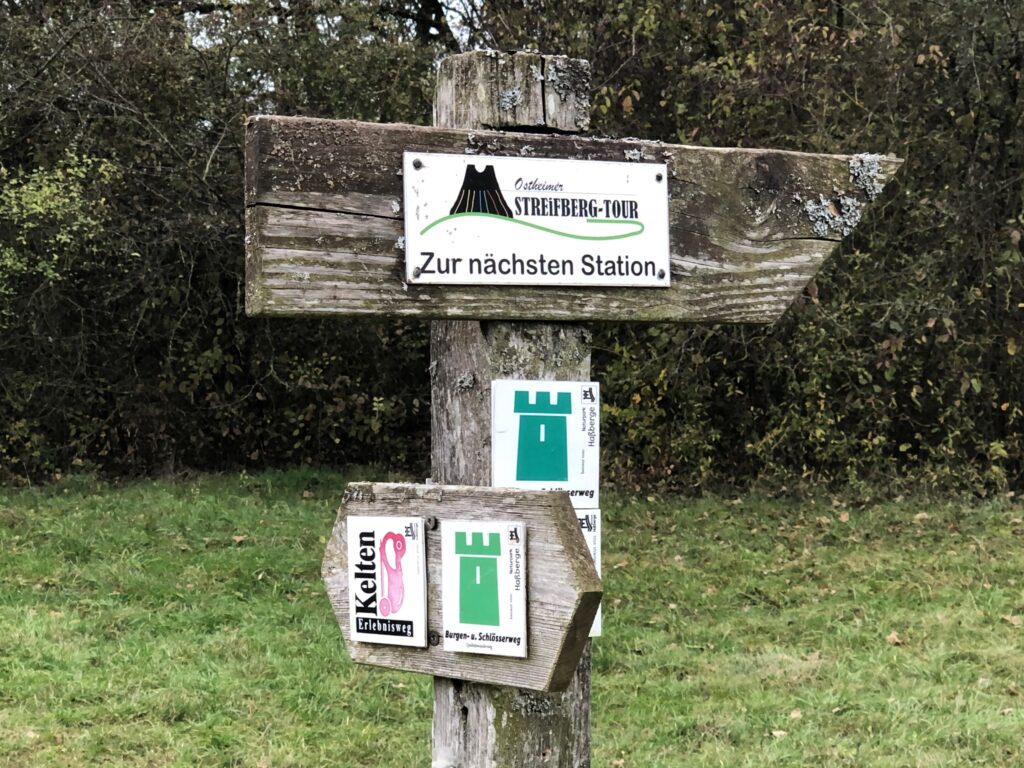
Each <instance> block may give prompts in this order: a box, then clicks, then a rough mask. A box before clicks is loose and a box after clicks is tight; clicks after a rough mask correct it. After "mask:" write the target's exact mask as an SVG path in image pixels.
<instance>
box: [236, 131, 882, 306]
mask: <svg viewBox="0 0 1024 768" xmlns="http://www.w3.org/2000/svg"><path fill="white" fill-rule="evenodd" d="M405 150H410V151H420V152H443V153H455V154H482V155H498V156H521V157H559V158H569V159H579V160H613V161H620V162H622V161H635V162H651V163H665V164H666V165H667V167H668V171H669V178H668V191H669V236H670V242H671V279H672V286H671V288H667V289H665V288H643V289H637V288H598V287H587V288H561V287H559V288H553V287H522V286H517V287H509V286H442V285H417V286H414V285H409V284H407V283H406V282H405V279H404V275H405V270H404V237H403V212H402V153H403V151H405ZM901 163H902V161H901V160H899V159H897V158H894V157H888V156H878V155H851V156H846V155H815V154H804V153H799V152H787V151H779V150H759V149H714V148H708V147H688V146H676V145H667V144H661V143H658V142H648V141H636V140H611V139H588V138H580V137H575V136H559V135H538V134H523V133H505V132H493V131H461V130H451V129H441V128H424V127H419V126H412V125H377V124H370V123H360V122H355V121H348V120H317V119H311V118H289V117H254V118H251V119H250V120H249V122H248V124H247V127H246V184H245V201H246V309H247V311H248V312H249V314H254V315H311V314H324V315H401V316H407V317H419V318H451V319H456V318H458V319H490V320H495V319H498V320H515V319H534V320H565V321H579V320H620V321H623V320H624V321H700V322H754V323H769V322H773V321H775V320H776V319H778V318H779V317H780V316H781V315H782V313H783V312H784V311H785V310H786V308H787V307H788V306H789V305H790V304H791V303H792V302H793V300H794V299H795V298H796V297H797V296H798V295H799V293H800V292H801V291H802V290H803V288H804V286H805V285H806V284H807V283H808V281H809V280H810V279H811V278H812V277H813V276H814V275H815V274H816V273H817V271H818V269H819V268H820V267H821V265H822V263H823V261H824V260H825V258H826V257H827V256H828V255H829V254H830V253H831V252H832V251H833V250H834V249H835V247H836V244H837V243H838V242H839V240H841V239H842V238H843V237H844V236H845V235H848V234H849V233H850V232H851V231H852V230H853V229H854V228H855V227H856V225H857V223H858V221H859V220H860V218H861V216H862V214H863V210H864V207H865V206H866V205H867V204H869V203H870V202H871V200H873V199H874V198H875V197H877V195H878V194H879V193H880V192H881V190H882V188H883V187H884V186H885V185H886V183H888V181H889V180H890V179H891V178H892V176H893V174H894V173H895V172H896V170H897V169H898V168H899V166H900V165H901Z"/></svg>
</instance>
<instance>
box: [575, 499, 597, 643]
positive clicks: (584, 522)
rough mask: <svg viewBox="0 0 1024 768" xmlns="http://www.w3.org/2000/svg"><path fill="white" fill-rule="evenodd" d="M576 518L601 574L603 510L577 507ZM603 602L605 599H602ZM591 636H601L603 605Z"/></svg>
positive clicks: (591, 630)
mask: <svg viewBox="0 0 1024 768" xmlns="http://www.w3.org/2000/svg"><path fill="white" fill-rule="evenodd" d="M576 519H577V520H579V521H580V530H581V531H582V532H583V538H584V539H585V540H586V542H587V549H589V550H590V556H591V557H592V558H594V568H596V569H597V575H598V576H600V575H601V510H600V509H577V510H576ZM602 603H603V601H602ZM590 636H591V637H600V636H601V606H600V605H598V606H597V614H596V615H595V616H594V623H593V624H591V625H590Z"/></svg>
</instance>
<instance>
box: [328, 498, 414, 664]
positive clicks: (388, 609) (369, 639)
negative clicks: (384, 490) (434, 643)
mask: <svg viewBox="0 0 1024 768" xmlns="http://www.w3.org/2000/svg"><path fill="white" fill-rule="evenodd" d="M347 525H348V584H349V596H348V597H349V620H350V624H349V626H350V628H351V633H352V640H354V641H356V642H361V643H383V644H385V645H409V646H413V647H417V648H425V647H426V645H427V562H426V545H425V542H424V531H423V520H422V519H421V518H418V517H359V516H354V515H350V516H349V518H348V521H347Z"/></svg>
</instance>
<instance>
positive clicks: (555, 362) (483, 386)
mask: <svg viewBox="0 0 1024 768" xmlns="http://www.w3.org/2000/svg"><path fill="white" fill-rule="evenodd" d="M589 124H590V65H589V63H588V62H586V61H582V60H580V59H569V58H567V57H564V56H541V55H539V54H529V53H516V54H496V53H494V52H486V53H485V52H476V53H468V54H461V55H457V56H450V57H448V58H447V59H445V60H444V61H443V62H442V64H441V68H440V71H439V72H438V77H437V92H436V97H435V100H434V125H435V126H437V127H439V128H462V129H467V130H476V129H485V128H489V129H494V130H515V129H517V128H519V129H523V128H526V129H529V130H533V131H541V132H548V133H553V132H555V131H563V132H568V133H577V132H579V131H582V130H585V129H586V128H587V126H588V125H589ZM550 300H551V301H557V296H555V295H552V296H550ZM430 366H431V367H430V373H431V376H430V383H431V386H430V393H431V430H430V435H431V456H430V461H431V472H432V475H433V480H434V482H438V483H458V484H463V485H490V484H491V411H490V382H491V381H493V380H495V379H551V380H560V381H586V380H588V379H589V378H590V332H589V330H588V329H586V328H584V327H583V326H581V325H579V324H578V323H557V324H556V323H507V322H479V321H476V320H436V321H434V322H433V323H432V324H431V328H430ZM433 734H434V738H433V741H434V747H433V751H434V761H433V766H434V768H446V767H447V766H451V768H461V767H463V766H465V767H466V768H468V767H469V766H480V767H481V768H484V767H486V768H491V767H492V766H494V767H495V768H498V767H499V766H517V767H521V768H533V766H542V765H543V766H551V768H556V767H557V768H562V767H563V766H564V768H576V767H577V766H585V765H589V764H590V649H589V643H588V648H587V650H586V652H585V653H584V654H583V658H582V660H581V661H580V664H579V667H578V668H577V670H576V675H575V677H574V679H573V682H572V684H571V685H570V686H569V688H568V689H567V690H566V691H564V692H562V693H553V694H543V693H535V692H533V691H527V690H521V689H517V688H499V687H496V686H492V685H482V684H478V683H468V682H464V681H462V680H450V679H448V678H444V677H435V678H434V729H433Z"/></svg>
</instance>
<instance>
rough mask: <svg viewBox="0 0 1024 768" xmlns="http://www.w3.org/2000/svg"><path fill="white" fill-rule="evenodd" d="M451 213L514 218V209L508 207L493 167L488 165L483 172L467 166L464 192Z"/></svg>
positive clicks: (463, 183)
mask: <svg viewBox="0 0 1024 768" xmlns="http://www.w3.org/2000/svg"><path fill="white" fill-rule="evenodd" d="M450 213H451V215H455V214H458V213H489V214H491V215H493V216H505V217H506V218H509V219H511V218H512V209H511V208H509V207H508V203H506V202H505V197H504V196H503V195H502V194H501V189H500V188H499V187H498V179H497V177H496V176H495V175H494V166H493V165H488V166H487V167H486V168H484V169H483V171H482V172H481V171H478V170H477V169H476V166H475V165H467V166H466V176H465V178H463V180H462V190H461V191H460V192H459V197H458V199H457V200H456V201H455V205H453V206H452V209H451V211H450Z"/></svg>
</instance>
